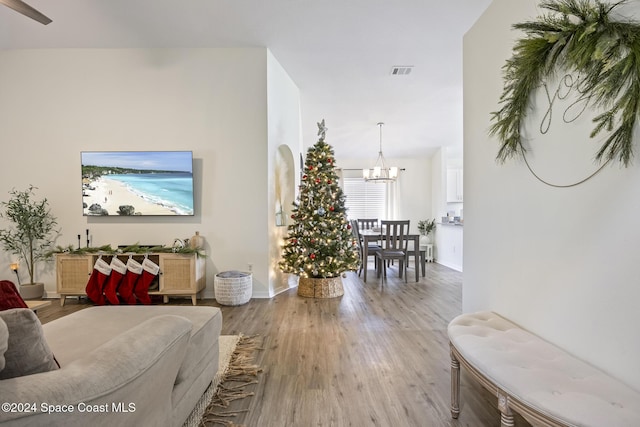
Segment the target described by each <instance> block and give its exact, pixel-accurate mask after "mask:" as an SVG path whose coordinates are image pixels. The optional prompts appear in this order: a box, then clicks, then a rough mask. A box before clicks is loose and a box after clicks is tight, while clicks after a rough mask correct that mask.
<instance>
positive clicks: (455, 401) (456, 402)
mask: <svg viewBox="0 0 640 427" xmlns="http://www.w3.org/2000/svg"><path fill="white" fill-rule="evenodd" d="M458 415H460V362H458V359H456V357H455V356H454V355H453V352H451V417H453V418H455V419H458Z"/></svg>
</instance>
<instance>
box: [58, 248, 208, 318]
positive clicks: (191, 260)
mask: <svg viewBox="0 0 640 427" xmlns="http://www.w3.org/2000/svg"><path fill="white" fill-rule="evenodd" d="M99 256H100V255H98V254H86V255H74V254H68V253H66V254H65V253H61V254H56V279H57V280H56V289H57V292H58V294H59V295H60V305H61V306H64V303H65V299H66V297H67V296H71V295H73V296H86V295H87V293H86V291H85V288H86V287H87V282H88V281H89V277H90V276H91V273H92V272H93V266H94V264H95V263H96V260H97V259H98V257H99ZM114 256H117V257H118V258H119V259H120V261H122V262H124V263H125V264H126V263H127V260H128V259H129V257H132V258H133V259H134V260H136V261H138V262H139V263H142V261H143V260H144V257H145V255H143V254H118V255H102V259H103V260H105V261H106V262H107V263H109V262H111V259H112V258H113V257H114ZM146 256H147V257H148V258H149V259H150V260H151V261H153V262H155V263H156V264H158V265H159V266H160V272H159V273H158V277H157V278H156V279H155V280H154V281H153V282H152V283H151V286H150V287H149V295H162V296H163V302H164V303H168V302H169V297H170V296H190V297H191V302H192V304H193V305H196V299H197V294H198V293H199V292H200V291H202V290H203V289H204V288H205V285H206V278H205V263H204V258H203V257H199V256H198V255H197V254H178V253H149V254H146Z"/></svg>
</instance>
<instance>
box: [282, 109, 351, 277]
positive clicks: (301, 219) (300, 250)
mask: <svg viewBox="0 0 640 427" xmlns="http://www.w3.org/2000/svg"><path fill="white" fill-rule="evenodd" d="M318 128H319V129H318V135H319V136H320V139H319V140H318V142H317V143H316V144H315V145H314V146H313V147H311V148H309V150H308V151H307V158H306V160H305V166H304V170H303V175H302V180H301V183H300V194H299V197H298V200H297V201H296V202H295V203H294V204H293V213H292V214H291V218H292V220H293V223H292V224H290V225H289V227H288V231H289V236H288V237H287V240H286V243H285V246H284V251H283V259H282V260H281V261H280V269H281V270H282V271H284V272H285V273H293V274H296V275H298V276H300V277H301V278H309V277H310V278H329V277H338V276H340V275H341V274H342V273H344V272H346V271H353V270H356V269H357V268H358V263H359V256H358V249H357V248H358V246H357V242H356V240H355V237H354V236H353V233H352V231H351V225H350V224H349V221H348V220H347V215H346V209H345V206H344V200H345V195H344V193H343V191H342V189H341V188H340V186H339V185H338V175H337V174H336V172H335V158H334V155H333V148H331V146H330V145H329V144H327V143H326V142H325V141H324V138H325V134H326V131H327V128H326V127H325V125H324V120H322V122H321V123H318Z"/></svg>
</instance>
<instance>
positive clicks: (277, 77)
mask: <svg viewBox="0 0 640 427" xmlns="http://www.w3.org/2000/svg"><path fill="white" fill-rule="evenodd" d="M267 95H268V96H267V98H268V99H267V101H268V123H269V152H270V153H271V154H270V155H269V182H270V184H269V189H270V190H269V206H270V209H269V215H268V216H267V218H265V219H266V220H267V222H268V224H267V226H268V230H269V259H270V260H271V288H270V289H269V296H273V295H275V294H277V293H279V292H282V291H284V290H286V289H288V288H289V286H290V284H291V285H295V284H296V283H295V282H291V283H290V281H289V280H288V279H289V274H284V273H282V272H281V271H280V269H279V268H278V261H279V260H280V259H281V258H282V244H283V239H284V237H286V235H287V227H276V220H275V212H276V204H277V200H276V197H275V194H274V189H275V187H276V185H280V184H284V183H276V182H274V180H275V178H276V176H277V174H276V172H275V168H276V164H277V161H276V157H277V155H278V147H281V146H283V145H285V146H286V147H288V148H289V150H288V152H287V154H289V156H288V157H287V158H286V159H284V160H283V161H281V163H280V166H281V167H282V165H287V167H286V168H284V170H282V171H280V172H282V173H284V174H285V177H286V181H287V182H286V185H283V187H284V188H283V193H285V194H283V196H284V197H283V200H282V203H283V209H284V212H285V214H288V215H285V220H286V221H287V224H288V223H289V221H291V218H287V217H288V216H290V215H291V209H292V208H291V204H292V203H293V201H294V200H295V188H297V185H296V181H299V180H300V179H299V166H297V165H298V163H299V161H298V159H299V157H300V153H301V152H302V138H301V134H302V129H301V126H300V93H299V90H298V87H297V86H296V85H295V84H294V83H293V80H291V78H290V77H289V75H288V74H287V72H286V71H285V69H284V68H282V66H281V65H280V64H279V63H278V61H277V60H276V59H275V58H274V56H273V55H272V54H271V52H268V54H267ZM291 181H294V182H291ZM286 190H290V191H286Z"/></svg>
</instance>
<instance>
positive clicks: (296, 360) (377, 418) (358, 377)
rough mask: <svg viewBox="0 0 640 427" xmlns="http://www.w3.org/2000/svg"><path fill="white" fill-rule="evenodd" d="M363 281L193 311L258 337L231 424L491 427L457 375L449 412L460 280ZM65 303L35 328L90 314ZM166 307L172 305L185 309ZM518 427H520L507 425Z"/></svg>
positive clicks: (476, 392) (486, 405) (469, 384)
mask: <svg viewBox="0 0 640 427" xmlns="http://www.w3.org/2000/svg"><path fill="white" fill-rule="evenodd" d="M369 273H370V275H369V280H368V283H364V282H362V280H361V279H360V278H358V276H357V275H356V274H354V273H349V274H348V275H347V278H346V279H345V280H344V284H345V294H344V296H343V297H341V298H335V299H325V300H317V299H308V298H302V297H298V296H297V294H296V289H291V290H289V291H287V292H285V293H283V294H280V295H278V296H276V297H275V298H272V299H254V300H251V301H250V302H249V303H247V304H245V305H242V306H238V307H224V306H223V307H220V306H219V305H218V304H217V303H216V302H215V300H202V301H199V304H206V305H213V306H218V307H220V308H221V309H222V312H223V318H224V321H223V328H222V333H223V334H225V335H232V334H238V333H243V334H245V335H259V337H260V340H261V341H262V347H263V350H262V351H260V352H259V353H258V354H257V363H258V364H259V365H260V366H261V367H262V368H263V370H264V371H263V373H262V374H260V377H259V384H258V385H256V386H253V390H254V391H255V393H256V395H255V396H254V397H252V398H249V399H245V400H243V401H238V402H235V403H234V405H233V406H232V409H246V410H247V412H246V413H244V414H242V415H240V416H239V417H237V418H236V419H235V420H234V422H236V423H239V424H243V425H245V426H248V427H254V426H256V427H258V426H267V427H271V426H292V427H298V426H300V427H307V426H335V427H342V426H356V427H357V426H363V427H364V426H383V427H403V426H425V427H431V426H433V427H438V426H470V427H485V426H487V427H488V426H498V425H499V424H500V421H499V420H500V415H499V412H498V410H497V408H496V398H495V397H493V396H491V395H490V394H488V393H487V392H486V391H484V389H482V388H481V387H480V386H479V385H478V384H477V383H475V382H474V381H473V380H472V379H471V378H470V377H468V376H467V375H466V374H465V372H464V370H463V375H462V384H461V386H462V392H461V414H460V418H459V419H458V420H453V419H452V418H451V416H450V412H449V404H450V358H449V347H448V339H447V325H448V323H449V321H450V320H451V319H452V318H453V317H455V316H457V315H458V314H460V312H461V294H462V292H461V287H462V274H461V273H458V272H456V271H454V270H451V269H449V268H446V267H444V266H441V265H438V264H428V266H427V277H425V278H421V279H420V281H419V282H417V283H416V282H415V280H414V277H415V276H413V269H411V270H410V271H409V282H408V283H405V282H404V280H399V279H398V278H397V271H396V270H395V269H394V267H391V270H390V271H389V277H388V279H387V282H386V283H384V285H381V283H380V282H379V281H378V279H376V278H375V273H374V271H373V265H372V263H370V271H369ZM84 301H85V300H82V301H78V302H76V301H75V300H70V299H67V303H66V305H65V307H60V306H59V304H57V302H55V303H54V304H52V306H50V307H46V308H44V309H41V310H39V311H38V315H39V317H40V319H41V321H42V322H43V323H46V322H48V321H51V320H53V319H55V318H58V317H61V316H64V315H66V314H68V313H71V312H73V311H76V310H79V309H83V308H86V307H89V306H90V304H87V303H86V302H84ZM189 303H190V301H188V300H180V299H172V300H171V304H189ZM516 423H517V424H516V425H517V426H519V427H520V426H528V425H529V424H528V423H526V422H525V421H524V420H523V419H521V418H519V417H518V418H517V419H516Z"/></svg>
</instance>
